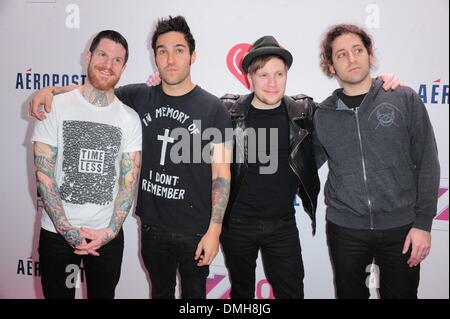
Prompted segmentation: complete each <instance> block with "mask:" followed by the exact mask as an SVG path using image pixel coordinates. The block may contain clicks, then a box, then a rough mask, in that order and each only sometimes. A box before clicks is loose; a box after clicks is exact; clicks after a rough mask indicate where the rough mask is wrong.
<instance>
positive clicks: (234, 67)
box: [227, 43, 252, 89]
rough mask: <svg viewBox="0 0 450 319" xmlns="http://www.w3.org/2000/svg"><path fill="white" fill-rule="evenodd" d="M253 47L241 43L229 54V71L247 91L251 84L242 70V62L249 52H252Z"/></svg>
mask: <svg viewBox="0 0 450 319" xmlns="http://www.w3.org/2000/svg"><path fill="white" fill-rule="evenodd" d="M251 47H252V45H251V44H248V43H239V44H236V45H235V46H234V47H232V48H231V50H230V51H229V52H228V54H227V66H228V70H230V72H231V73H232V74H233V75H234V76H235V77H236V79H238V80H239V82H241V83H242V84H243V85H244V86H245V87H246V88H247V89H249V88H250V84H249V83H248V80H247V76H246V75H245V73H244V71H243V70H242V60H243V59H244V57H245V55H246V54H247V53H248V51H250V48H251Z"/></svg>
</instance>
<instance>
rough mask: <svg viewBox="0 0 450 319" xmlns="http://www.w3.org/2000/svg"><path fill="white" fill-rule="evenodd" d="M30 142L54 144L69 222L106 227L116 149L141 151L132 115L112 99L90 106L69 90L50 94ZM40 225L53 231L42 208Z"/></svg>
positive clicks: (139, 132) (114, 190) (111, 210)
mask: <svg viewBox="0 0 450 319" xmlns="http://www.w3.org/2000/svg"><path fill="white" fill-rule="evenodd" d="M32 141H33V142H42V143H45V144H48V145H51V146H54V147H57V148H58V154H57V162H56V169H55V170H56V182H57V184H58V187H59V191H60V195H61V199H62V203H63V207H64V211H65V214H66V216H67V218H68V220H69V222H70V224H71V225H73V226H75V227H89V228H94V229H99V228H105V227H107V226H108V225H109V223H110V221H111V216H112V214H113V213H114V200H115V197H116V194H117V192H118V188H119V185H118V181H119V174H120V161H121V158H122V154H123V153H130V152H136V151H141V150H142V130H141V123H140V119H139V116H138V114H137V113H136V112H135V111H134V110H132V109H131V108H130V107H128V106H126V105H125V104H123V103H122V102H120V101H119V100H118V99H117V98H114V101H113V102H112V103H111V104H110V105H108V106H105V107H97V106H94V105H92V104H90V103H89V102H88V101H86V100H85V98H84V97H83V96H82V95H81V92H80V91H79V90H74V91H71V92H68V93H64V94H60V95H57V96H55V97H54V98H53V103H52V111H51V112H50V113H48V114H47V119H46V120H44V121H37V122H36V123H35V127H34V132H33V136H32ZM41 225H42V228H44V229H45V230H48V231H51V232H56V230H55V227H54V225H53V222H52V220H51V219H50V217H49V216H48V214H47V213H46V212H45V209H44V212H43V214H42V220H41Z"/></svg>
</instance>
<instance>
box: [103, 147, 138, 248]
mask: <svg viewBox="0 0 450 319" xmlns="http://www.w3.org/2000/svg"><path fill="white" fill-rule="evenodd" d="M140 170H141V152H133V153H124V154H123V155H122V160H121V162H120V178H119V192H118V193H117V196H116V199H115V201H114V214H113V216H112V218H111V222H110V224H109V228H111V229H112V231H113V232H114V234H115V235H117V233H118V232H119V231H120V229H121V227H122V225H123V222H124V221H125V218H127V216H128V213H129V212H130V210H131V207H132V206H133V202H134V200H135V198H136V194H137V190H138V185H139V172H140ZM105 240H107V241H109V240H111V238H109V239H108V238H105Z"/></svg>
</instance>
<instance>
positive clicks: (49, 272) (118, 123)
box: [32, 30, 142, 299]
mask: <svg viewBox="0 0 450 319" xmlns="http://www.w3.org/2000/svg"><path fill="white" fill-rule="evenodd" d="M127 59H128V44H127V42H126V40H125V38H124V37H123V36H122V35H120V34H119V33H117V32H116V31H111V30H106V31H102V32H100V33H99V34H98V35H97V36H96V37H95V38H94V40H93V41H92V43H91V46H90V48H89V52H87V54H86V62H87V64H88V81H87V83H86V84H85V85H83V86H81V87H80V88H79V89H78V90H74V91H71V92H68V93H65V94H60V95H58V96H56V97H55V98H54V99H53V102H52V106H53V110H54V111H53V112H52V113H51V114H49V116H48V119H47V121H43V122H36V125H35V129H34V132H33V136H32V141H33V142H34V156H35V171H36V181H37V187H38V190H39V193H40V195H41V196H42V199H43V202H44V208H45V211H44V212H43V214H42V220H41V227H42V228H41V233H40V239H39V258H40V271H41V280H42V288H43V293H44V296H45V298H67V299H73V298H74V297H75V284H76V279H77V275H78V271H79V266H80V264H81V261H83V265H84V270H85V274H86V278H87V294H88V298H90V299H98V298H103V299H105V298H106V299H110V298H111V299H112V298H114V291H115V287H116V285H117V283H118V281H119V277H120V269H121V264H122V255H123V248H124V238H123V231H122V224H123V222H124V221H125V218H126V217H127V215H128V213H129V211H130V209H131V207H132V206H133V202H134V200H135V198H136V192H137V186H138V181H139V171H140V166H141V149H142V133H141V124H140V120H139V116H138V115H137V113H136V112H135V111H133V110H132V109H131V108H129V107H128V106H126V105H125V104H123V103H122V102H120V101H119V100H118V99H117V98H116V96H115V94H114V86H115V85H116V83H117V82H118V81H119V79H120V76H121V74H122V72H123V70H124V69H125V66H126V62H127Z"/></svg>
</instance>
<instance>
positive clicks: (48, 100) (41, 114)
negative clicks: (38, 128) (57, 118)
mask: <svg viewBox="0 0 450 319" xmlns="http://www.w3.org/2000/svg"><path fill="white" fill-rule="evenodd" d="M54 89H56V88H55V87H54V86H48V87H45V88H43V89H41V90H39V91H37V92H36V94H34V95H33V98H32V99H31V101H30V104H29V106H28V114H29V115H30V116H33V117H35V118H37V119H38V120H40V121H42V120H44V119H46V118H47V117H46V116H45V113H50V112H51V110H52V101H53V90H54ZM41 105H44V109H45V111H44V109H42V108H41Z"/></svg>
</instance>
